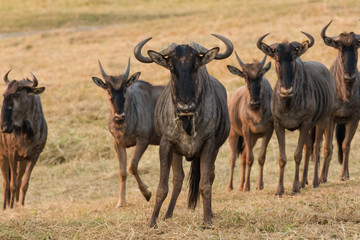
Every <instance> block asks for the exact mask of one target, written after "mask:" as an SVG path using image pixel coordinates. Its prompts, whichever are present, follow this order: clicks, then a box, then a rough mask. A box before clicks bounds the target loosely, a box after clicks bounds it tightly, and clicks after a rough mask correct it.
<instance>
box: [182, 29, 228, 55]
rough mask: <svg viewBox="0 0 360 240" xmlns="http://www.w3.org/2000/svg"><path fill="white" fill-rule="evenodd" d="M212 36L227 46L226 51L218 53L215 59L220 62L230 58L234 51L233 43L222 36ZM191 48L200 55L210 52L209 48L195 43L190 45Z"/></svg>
mask: <svg viewBox="0 0 360 240" xmlns="http://www.w3.org/2000/svg"><path fill="white" fill-rule="evenodd" d="M211 35H213V36H214V37H216V38H218V39H220V40H221V41H223V43H224V44H225V46H226V50H225V52H224V53H218V54H217V55H216V57H215V59H217V60H220V59H225V58H227V57H229V56H230V55H231V54H232V52H233V51H234V46H233V44H232V42H231V41H230V40H229V39H227V38H226V37H224V36H221V35H218V34H215V33H212V34H211ZM189 46H190V47H192V48H193V49H194V50H195V51H196V52H197V53H198V54H204V53H206V52H207V51H209V50H208V49H207V48H205V47H203V46H201V45H200V44H198V43H195V42H191V43H190V44H189Z"/></svg>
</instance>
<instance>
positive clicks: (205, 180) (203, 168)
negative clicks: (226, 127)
mask: <svg viewBox="0 0 360 240" xmlns="http://www.w3.org/2000/svg"><path fill="white" fill-rule="evenodd" d="M214 151H216V149H215V138H214V137H212V138H210V139H208V140H207V141H206V143H205V144H204V147H203V149H202V150H201V156H200V183H199V191H200V195H201V198H202V201H203V211H204V223H205V224H210V225H212V210H211V188H212V186H211V185H212V183H211V172H212V171H213V170H212V168H213V165H214V161H215V159H216V156H214Z"/></svg>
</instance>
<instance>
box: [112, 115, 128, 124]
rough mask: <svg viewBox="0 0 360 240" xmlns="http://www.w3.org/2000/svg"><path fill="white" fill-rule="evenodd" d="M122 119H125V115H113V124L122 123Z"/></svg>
mask: <svg viewBox="0 0 360 240" xmlns="http://www.w3.org/2000/svg"><path fill="white" fill-rule="evenodd" d="M124 119H125V113H120V114H119V113H115V114H114V121H115V122H118V123H119V122H122V121H124Z"/></svg>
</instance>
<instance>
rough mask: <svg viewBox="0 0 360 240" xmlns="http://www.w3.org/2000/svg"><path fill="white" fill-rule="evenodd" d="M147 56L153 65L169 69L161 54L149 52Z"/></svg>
mask: <svg viewBox="0 0 360 240" xmlns="http://www.w3.org/2000/svg"><path fill="white" fill-rule="evenodd" d="M148 54H149V56H150V58H151V59H152V60H153V61H154V62H155V63H157V64H159V65H160V66H163V67H165V68H168V69H169V64H168V62H167V60H166V58H165V57H164V56H163V55H162V54H160V53H158V52H155V51H153V50H149V51H148Z"/></svg>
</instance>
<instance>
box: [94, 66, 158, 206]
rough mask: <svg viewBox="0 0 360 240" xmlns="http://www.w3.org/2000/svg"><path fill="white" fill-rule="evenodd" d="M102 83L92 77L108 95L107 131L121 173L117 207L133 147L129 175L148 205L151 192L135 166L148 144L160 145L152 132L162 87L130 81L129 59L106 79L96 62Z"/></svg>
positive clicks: (121, 200) (122, 197) (132, 78)
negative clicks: (129, 150) (114, 73)
mask: <svg viewBox="0 0 360 240" xmlns="http://www.w3.org/2000/svg"><path fill="white" fill-rule="evenodd" d="M99 66H100V71H101V75H102V77H103V79H104V80H105V82H104V81H103V80H101V79H100V78H97V77H93V78H92V79H93V81H94V82H95V84H96V85H97V86H99V87H101V88H103V89H105V90H106V91H107V94H108V96H109V100H110V106H111V112H110V118H109V122H108V128H109V131H110V132H111V134H112V135H113V137H114V144H115V150H116V153H117V156H118V160H119V165H120V170H119V175H120V196H119V200H118V203H117V205H116V207H117V208H118V207H121V206H123V205H124V204H125V203H126V199H125V186H126V164H127V163H126V148H129V147H132V146H135V152H134V156H133V158H132V159H131V162H130V164H129V171H130V172H131V173H132V174H133V175H134V176H135V179H136V181H137V183H138V186H139V189H140V191H141V193H142V194H143V195H144V197H145V198H146V200H147V201H149V200H150V198H151V192H150V191H148V190H147V188H148V187H147V185H146V184H145V183H144V182H143V181H142V180H141V179H140V176H139V174H138V164H139V161H140V158H141V156H142V155H143V153H144V152H145V150H146V148H147V147H148V145H149V144H152V145H159V141H160V137H159V136H158V135H157V134H156V132H155V128H154V109H155V105H156V102H157V100H158V98H159V96H160V94H161V92H162V91H163V89H164V86H153V85H151V84H150V83H148V82H145V81H142V80H138V79H139V77H140V72H137V73H134V74H133V75H132V76H130V77H129V73H130V59H129V62H128V65H127V67H126V69H125V72H124V73H123V74H121V75H119V76H111V75H107V74H106V73H105V71H104V69H103V67H102V66H101V63H100V61H99Z"/></svg>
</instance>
